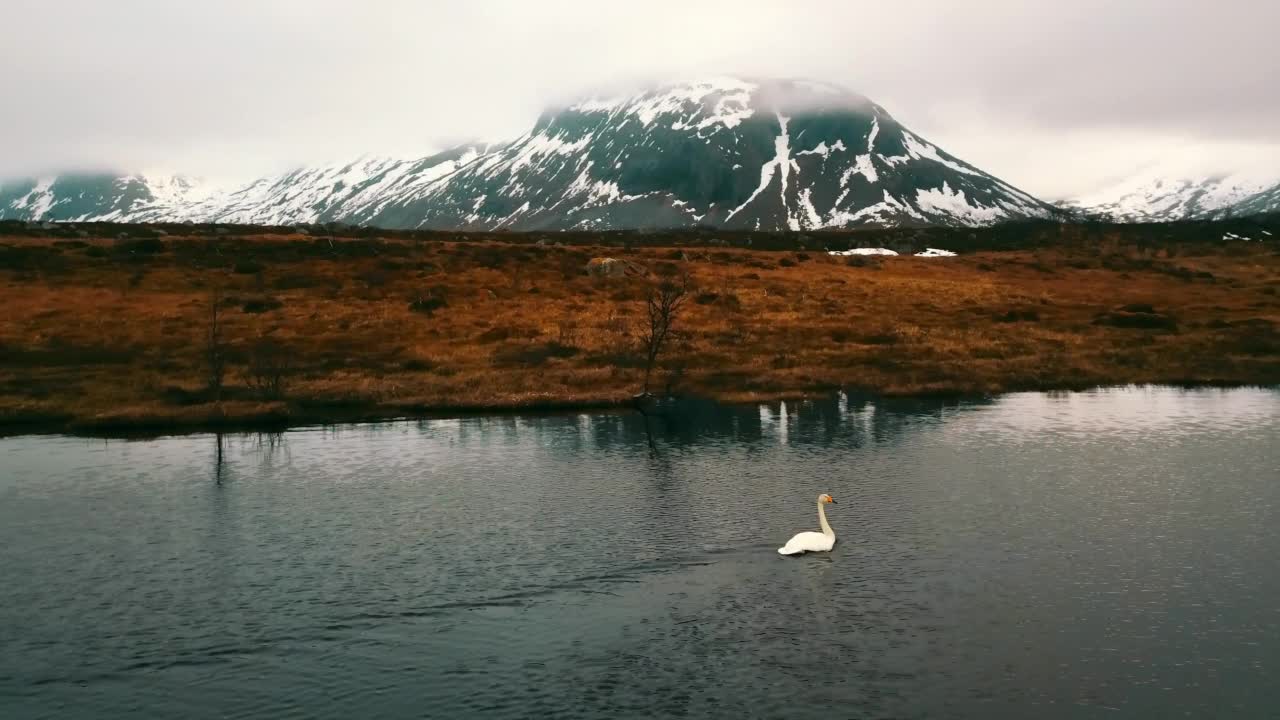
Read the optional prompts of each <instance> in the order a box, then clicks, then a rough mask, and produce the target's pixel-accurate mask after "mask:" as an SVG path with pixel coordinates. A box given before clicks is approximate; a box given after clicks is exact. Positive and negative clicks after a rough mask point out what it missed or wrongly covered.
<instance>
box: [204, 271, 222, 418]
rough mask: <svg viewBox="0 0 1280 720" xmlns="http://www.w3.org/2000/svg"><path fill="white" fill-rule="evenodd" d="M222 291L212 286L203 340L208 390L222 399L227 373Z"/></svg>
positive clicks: (217, 398)
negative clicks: (223, 334)
mask: <svg viewBox="0 0 1280 720" xmlns="http://www.w3.org/2000/svg"><path fill="white" fill-rule="evenodd" d="M221 313H222V292H221V291H220V290H218V289H217V288H214V290H213V294H212V297H211V298H210V303H209V333H208V336H207V338H206V342H205V364H206V369H207V370H208V372H209V375H208V377H207V380H208V387H209V391H210V392H212V393H213V398H214V400H216V401H219V402H220V401H221V400H222V381H223V379H224V378H225V377H226V373H227V348H226V344H225V342H224V341H223V338H222V316H221Z"/></svg>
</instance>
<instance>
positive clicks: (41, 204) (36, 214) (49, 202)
mask: <svg viewBox="0 0 1280 720" xmlns="http://www.w3.org/2000/svg"><path fill="white" fill-rule="evenodd" d="M54 180H56V178H41V179H40V180H39V181H38V182H37V183H36V186H35V187H33V188H31V192H29V193H27V194H26V195H23V196H22V197H20V198H18V199H17V200H14V201H13V203H12V205H11V207H12V208H13V209H14V210H27V211H28V212H30V213H31V219H32V220H39V219H41V218H43V217H44V214H45V213H47V212H49V208H51V207H53V193H51V192H49V188H51V187H53V183H54Z"/></svg>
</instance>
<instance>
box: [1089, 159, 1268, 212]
mask: <svg viewBox="0 0 1280 720" xmlns="http://www.w3.org/2000/svg"><path fill="white" fill-rule="evenodd" d="M1065 206H1066V207H1068V208H1071V209H1073V210H1078V211H1081V212H1084V213H1086V214H1089V215H1094V216H1099V217H1103V218H1107V219H1112V220H1116V221H1120V222H1166V221H1172V220H1200V219H1221V218H1227V217H1246V216H1249V215H1256V214H1260V213H1266V212H1275V211H1277V210H1280V168H1277V169H1276V171H1275V172H1273V173H1260V172H1257V171H1254V172H1247V173H1246V172H1237V173H1224V174H1217V175H1205V176H1194V177H1181V178H1174V177H1167V176H1163V175H1161V174H1159V172H1158V171H1157V172H1155V173H1151V172H1148V173H1144V174H1142V175H1138V176H1135V177H1133V178H1130V179H1127V180H1125V181H1123V182H1121V183H1119V184H1117V185H1114V186H1112V187H1109V188H1107V189H1105V190H1102V191H1100V192H1096V193H1092V194H1090V195H1086V196H1081V197H1078V198H1074V199H1072V200H1071V201H1069V202H1068V203H1066V204H1065Z"/></svg>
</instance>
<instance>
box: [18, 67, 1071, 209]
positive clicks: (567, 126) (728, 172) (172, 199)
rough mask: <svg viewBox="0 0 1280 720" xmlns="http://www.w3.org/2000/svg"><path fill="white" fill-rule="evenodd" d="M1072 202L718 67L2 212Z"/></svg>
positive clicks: (132, 179) (52, 189) (72, 192)
mask: <svg viewBox="0 0 1280 720" xmlns="http://www.w3.org/2000/svg"><path fill="white" fill-rule="evenodd" d="M1057 212H1058V210H1057V209H1056V208H1054V207H1053V206H1051V205H1048V204H1046V203H1044V202H1041V201H1040V200H1037V199H1036V198H1034V197H1031V196H1030V195H1028V194H1026V193H1024V192H1022V191H1020V190H1018V189H1017V188H1015V187H1013V186H1011V185H1009V184H1008V183H1005V182H1004V181H1002V180H999V179H997V178H995V177H992V176H991V175H989V174H987V173H984V172H983V171H981V170H979V169H978V168H976V167H974V166H972V165H969V164H968V163H965V162H963V161H961V160H959V159H957V158H955V157H954V156H952V155H950V154H948V153H946V152H945V151H943V150H941V149H939V148H938V147H937V146H935V145H933V144H931V143H929V142H928V141H927V140H925V139H923V138H921V137H920V136H919V135H917V134H915V133H913V132H911V131H910V130H909V129H907V128H906V127H905V126H903V125H902V124H901V123H899V122H898V121H897V120H896V119H894V118H893V117H892V116H890V115H889V114H888V113H887V112H886V111H885V110H884V108H882V107H880V106H878V105H876V104H875V103H873V102H871V101H870V100H868V99H867V98H865V97H862V96H861V95H857V94H854V93H851V92H849V91H847V90H845V89H843V88H840V87H837V86H834V85H830V84H825V83H814V82H806V81H792V80H774V81H754V80H741V79H736V78H719V79H713V80H706V81H699V82H693V83H686V84H680V85H673V86H666V87H661V88H654V89H651V90H648V91H645V92H641V93H637V94H631V95H623V96H618V97H592V98H587V99H584V100H582V101H580V102H577V103H574V104H572V105H570V106H569V107H565V108H559V109H556V110H552V111H548V112H546V113H544V114H543V116H542V117H541V118H539V119H538V121H537V123H536V124H535V125H534V127H533V128H532V129H531V130H530V131H529V132H527V133H526V134H525V135H523V136H521V137H520V138H517V139H516V140H514V141H512V142H510V143H505V144H502V145H497V146H489V147H484V146H467V147H460V148H455V149H453V150H450V151H447V152H445V153H441V154H438V155H433V156H431V157H427V158H420V159H413V160H397V159H387V158H362V159H360V160H358V161H355V162H352V163H347V164H343V165H336V166H331V167H322V168H306V169H300V170H296V171H293V172H290V173H286V174H284V175H280V176H277V177H272V178H264V179H260V180H257V181H254V182H252V183H250V184H248V185H246V186H244V187H241V188H237V189H234V190H230V191H221V192H219V191H209V190H204V189H201V188H200V187H199V186H198V185H196V184H194V183H192V182H191V181H189V180H186V179H183V178H170V179H157V178H144V177H138V176H127V177H104V176H97V177H59V178H53V179H48V180H38V181H24V182H19V183H9V184H6V185H3V186H0V218H19V219H36V220H97V219H110V220H124V221H161V220H166V221H174V220H176V221H183V220H191V221H199V222H241V223H257V224H292V223H309V222H326V221H338V222H344V223H350V224H367V225H376V226H380V227H387V228H417V227H421V228H435V229H454V228H457V229H475V230H483V229H498V228H508V229H513V230H526V229H546V230H558V229H625V228H680V227H691V226H709V227H718V228H727V229H761V230H786V229H791V230H815V229H822V228H848V227H859V226H879V227H886V226H888V227H893V226H908V225H948V226H978V225H989V224H993V223H997V222H1001V221H1007V220H1019V219H1027V218H1038V217H1048V216H1051V215H1053V214H1055V213H1057Z"/></svg>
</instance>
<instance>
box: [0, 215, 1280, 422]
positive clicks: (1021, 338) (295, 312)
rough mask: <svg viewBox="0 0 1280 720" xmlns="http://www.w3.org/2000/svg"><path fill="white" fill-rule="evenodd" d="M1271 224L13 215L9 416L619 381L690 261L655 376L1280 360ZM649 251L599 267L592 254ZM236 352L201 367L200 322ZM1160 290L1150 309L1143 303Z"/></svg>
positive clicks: (1184, 370) (803, 375)
mask: <svg viewBox="0 0 1280 720" xmlns="http://www.w3.org/2000/svg"><path fill="white" fill-rule="evenodd" d="M1273 247H1274V244H1263V243H1235V244H1230V245H1223V244H1221V243H1218V244H1203V245H1199V244H1194V243H1179V244H1173V245H1168V246H1166V247H1153V246H1151V245H1150V244H1139V243H1130V242H1128V241H1127V239H1126V238H1125V236H1124V234H1123V232H1122V231H1114V232H1111V233H1110V234H1109V235H1107V236H1106V237H1104V238H1102V239H1101V240H1098V239H1097V238H1096V237H1093V236H1090V238H1088V242H1085V241H1084V239H1081V240H1080V241H1079V242H1074V243H1065V244H1064V246H1063V247H1058V248H1042V249H1036V250H1025V251H1002V252H974V253H970V254H966V255H963V256H961V257H958V258H916V257H890V258H884V259H882V260H881V259H854V260H847V259H845V258H839V257H831V256H828V255H827V254H826V253H823V252H812V251H805V252H785V251H773V252H761V251H751V250H746V249H736V248H727V247H717V246H715V245H714V244H711V245H708V244H707V243H705V242H699V243H698V244H697V246H696V247H684V248H681V247H641V248H619V247H592V246H590V245H581V244H576V245H568V246H563V247H561V246H556V245H554V244H549V245H534V244H532V243H528V242H525V243H506V242H501V241H498V240H496V239H492V238H481V239H478V240H475V241H465V238H464V241H457V242H455V241H442V240H423V239H405V238H360V239H336V240H334V239H326V238H313V237H308V236H303V235H287V234H273V235H247V236H236V235H220V236H217V237H212V236H200V237H182V236H178V235H167V236H165V237H163V238H162V239H151V240H127V239H126V240H116V239H110V240H108V239H96V238H92V237H90V238H84V239H79V240H71V241H68V240H65V239H62V240H59V239H54V238H32V237H25V238H2V237H0V303H3V307H4V313H3V318H0V424H2V425H4V426H5V427H7V431H9V432H14V431H19V430H24V429H31V428H34V427H37V426H44V427H48V428H51V429H66V428H70V429H80V430H91V429H98V430H102V429H108V428H111V429H127V428H130V427H144V426H145V427H153V428H154V427H165V428H168V427H172V426H192V427H194V426H209V425H214V424H218V423H232V424H247V423H258V422H315V421H324V420H337V419H349V418H357V417H366V418H373V417H391V416H400V415H412V414H418V413H425V412H429V411H433V410H460V409H496V408H519V407H558V406H563V407H574V406H587V405H606V404H616V403H621V402H625V401H627V400H628V399H629V398H630V397H631V396H632V395H633V394H634V393H636V392H638V391H639V389H640V385H641V378H642V375H643V368H642V366H643V353H642V351H641V350H640V349H639V347H638V340H637V336H638V331H639V329H640V327H641V325H642V324H643V317H644V312H645V297H646V293H647V292H648V288H649V287H650V286H651V285H652V284H653V283H654V282H656V280H655V278H660V277H687V278H688V281H689V283H690V287H691V290H690V294H689V298H688V301H687V302H686V304H685V305H684V306H683V308H682V311H681V313H680V314H679V316H678V317H677V319H676V324H675V336H674V337H673V339H672V341H671V343H670V345H669V347H668V348H667V349H666V350H665V351H664V352H663V354H662V356H661V357H660V361H659V367H658V369H657V371H656V373H655V390H657V391H663V392H665V391H669V392H672V393H683V394H698V395H704V396H709V397H713V398H718V399H723V400H728V401H743V400H752V399H761V398H776V397H782V396H796V395H805V394H815V393H822V392H829V391H831V390H833V389H836V388H844V389H849V390H855V391H867V392H874V393H886V394H922V393H963V394H969V393H994V392H1001V391H1010V390H1022V389H1066V388H1084V387H1089V386H1096V385H1114V384H1128V383H1187V384H1227V385H1230V384H1276V383H1280V254H1278V253H1277V252H1276V251H1275V250H1274V249H1273ZM601 256H612V257H618V258H623V259H626V260H628V261H630V262H632V263H634V264H635V267H636V268H639V269H642V272H637V273H635V274H631V275H627V276H625V277H596V276H590V275H588V274H587V273H586V272H585V267H586V266H587V263H588V261H589V260H591V259H592V258H595V257H601ZM215 299H216V300H217V305H218V308H219V313H218V314H219V323H220V331H219V338H218V343H217V346H218V348H220V351H221V354H222V355H223V356H224V357H225V361H226V374H225V380H224V387H223V389H222V391H221V392H220V393H214V392H213V391H211V390H210V389H209V388H208V384H209V382H208V378H209V374H210V373H209V352H208V350H209V344H210V343H209V332H210V319H211V316H212V308H213V306H214V304H215V302H214V301H215ZM1143 306H1149V307H1143Z"/></svg>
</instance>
